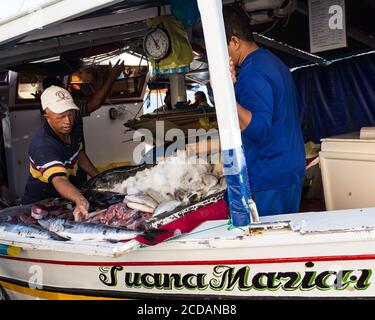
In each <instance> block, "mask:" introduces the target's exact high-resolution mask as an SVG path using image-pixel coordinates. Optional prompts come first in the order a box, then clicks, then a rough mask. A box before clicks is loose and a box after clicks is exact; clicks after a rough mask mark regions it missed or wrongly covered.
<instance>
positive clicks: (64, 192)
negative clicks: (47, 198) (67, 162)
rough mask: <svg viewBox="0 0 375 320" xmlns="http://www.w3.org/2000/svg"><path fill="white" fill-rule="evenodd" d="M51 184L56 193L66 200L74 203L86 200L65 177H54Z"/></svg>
mask: <svg viewBox="0 0 375 320" xmlns="http://www.w3.org/2000/svg"><path fill="white" fill-rule="evenodd" d="M52 184H53V186H54V187H55V189H56V190H57V192H58V193H59V194H60V195H61V196H62V197H64V198H65V199H67V200H70V201H73V202H75V203H78V202H80V201H83V200H86V199H85V198H84V196H83V195H82V194H81V193H80V192H79V190H78V189H77V188H76V187H75V186H74V185H72V184H71V183H70V181H69V179H68V178H67V177H62V176H61V177H60V176H58V177H54V178H53V179H52Z"/></svg>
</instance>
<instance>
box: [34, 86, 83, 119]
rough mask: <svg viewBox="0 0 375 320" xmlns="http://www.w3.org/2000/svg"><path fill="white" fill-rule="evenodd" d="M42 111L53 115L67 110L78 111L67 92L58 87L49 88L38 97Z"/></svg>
mask: <svg viewBox="0 0 375 320" xmlns="http://www.w3.org/2000/svg"><path fill="white" fill-rule="evenodd" d="M40 101H41V103H42V108H43V110H46V109H47V108H48V109H50V110H51V111H52V112H54V113H63V112H65V111H68V110H73V109H74V110H79V108H78V107H77V106H76V105H75V103H74V101H73V97H72V95H71V94H70V93H69V91H67V90H65V89H64V88H61V87H58V86H50V87H49V88H47V89H46V90H44V91H43V93H42V95H41V96H40Z"/></svg>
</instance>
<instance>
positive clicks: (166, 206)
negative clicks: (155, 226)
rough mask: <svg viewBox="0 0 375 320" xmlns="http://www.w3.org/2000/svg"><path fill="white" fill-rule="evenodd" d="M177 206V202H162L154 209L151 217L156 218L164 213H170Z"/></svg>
mask: <svg viewBox="0 0 375 320" xmlns="http://www.w3.org/2000/svg"><path fill="white" fill-rule="evenodd" d="M179 205H181V202H180V201H177V200H169V201H163V202H162V203H160V204H159V205H158V206H157V207H156V209H155V211H154V214H153V215H152V216H153V217H156V216H158V215H159V214H162V213H164V212H171V211H173V210H174V209H176V208H177V207H178V206H179Z"/></svg>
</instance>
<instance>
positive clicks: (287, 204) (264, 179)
mask: <svg viewBox="0 0 375 320" xmlns="http://www.w3.org/2000/svg"><path fill="white" fill-rule="evenodd" d="M223 14H224V21H225V29H226V30H225V31H226V36H227V42H228V52H229V56H230V58H231V62H230V63H231V65H230V69H231V74H232V79H233V82H234V83H235V94H236V100H237V111H238V117H239V123H240V128H241V133H242V134H241V135H242V143H243V146H244V149H245V158H246V164H247V168H248V175H249V181H250V189H251V192H252V195H253V199H254V201H255V203H256V205H257V208H258V212H259V214H260V215H261V216H264V215H275V214H283V213H293V212H298V210H299V206H300V201H301V193H302V186H303V179H304V176H305V149H304V143H303V137H302V131H301V126H300V122H299V116H298V105H297V91H296V88H295V85H294V82H293V78H292V75H291V73H290V71H289V69H288V67H287V66H286V65H285V64H284V63H283V62H282V61H281V60H280V59H279V58H278V57H276V56H275V55H274V54H273V53H271V52H270V51H269V50H267V49H263V48H259V47H258V45H257V44H256V43H255V42H254V39H253V36H252V31H251V26H250V20H249V18H248V17H247V16H246V15H245V14H244V13H243V12H241V11H239V10H237V9H235V8H234V7H224V9H223ZM235 66H236V67H240V71H239V74H238V77H237V78H236V76H235V69H234V67H235Z"/></svg>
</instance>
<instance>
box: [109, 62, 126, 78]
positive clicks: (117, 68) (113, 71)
mask: <svg viewBox="0 0 375 320" xmlns="http://www.w3.org/2000/svg"><path fill="white" fill-rule="evenodd" d="M124 64H125V61H124V60H122V61H121V59H119V60H117V62H116V64H115V65H114V66H112V63H111V62H109V67H108V72H109V75H108V77H109V78H110V79H111V80H112V81H115V80H116V79H117V78H118V77H119V75H120V74H121V71H123V70H124Z"/></svg>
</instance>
